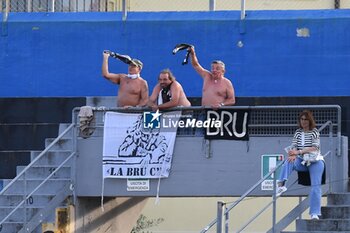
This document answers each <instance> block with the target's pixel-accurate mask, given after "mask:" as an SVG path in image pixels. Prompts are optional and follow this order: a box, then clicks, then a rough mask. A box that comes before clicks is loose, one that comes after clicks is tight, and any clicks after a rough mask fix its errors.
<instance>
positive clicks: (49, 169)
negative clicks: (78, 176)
mask: <svg viewBox="0 0 350 233" xmlns="http://www.w3.org/2000/svg"><path fill="white" fill-rule="evenodd" d="M25 168H26V166H17V174H19V173H20V172H21V171H23V170H24V169H25ZM56 169H57V167H56V166H52V165H42V166H34V167H31V168H29V169H28V170H27V171H26V173H25V177H26V179H45V178H46V177H48V176H49V175H51V174H52V173H54V175H53V176H52V179H62V178H65V179H69V178H70V177H71V169H70V167H69V166H64V167H61V168H60V169H59V170H56Z"/></svg>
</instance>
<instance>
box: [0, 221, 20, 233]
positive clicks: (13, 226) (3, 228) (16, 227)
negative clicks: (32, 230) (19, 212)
mask: <svg viewBox="0 0 350 233" xmlns="http://www.w3.org/2000/svg"><path fill="white" fill-rule="evenodd" d="M22 227H23V223H22V222H11V223H9V222H5V223H3V224H1V225H0V232H4V233H15V232H19V231H20V230H21V229H22Z"/></svg>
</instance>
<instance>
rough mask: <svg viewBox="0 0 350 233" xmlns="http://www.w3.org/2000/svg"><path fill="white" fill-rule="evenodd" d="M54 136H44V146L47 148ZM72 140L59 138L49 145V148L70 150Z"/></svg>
mask: <svg viewBox="0 0 350 233" xmlns="http://www.w3.org/2000/svg"><path fill="white" fill-rule="evenodd" d="M55 139H56V138H46V139H45V148H47V147H48V146H49V145H50V144H51V143H52V142H53V141H54V140H55ZM72 149H73V140H72V139H71V138H61V139H60V140H59V141H58V142H57V143H56V144H55V145H53V146H52V147H51V150H72Z"/></svg>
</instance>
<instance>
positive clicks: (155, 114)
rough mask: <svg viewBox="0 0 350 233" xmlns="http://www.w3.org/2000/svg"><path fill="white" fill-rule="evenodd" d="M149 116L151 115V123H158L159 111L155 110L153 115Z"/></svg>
mask: <svg viewBox="0 0 350 233" xmlns="http://www.w3.org/2000/svg"><path fill="white" fill-rule="evenodd" d="M151 114H152V120H151V122H153V121H154V120H157V121H159V117H160V116H161V115H162V114H161V113H159V109H157V111H156V112H155V113H151Z"/></svg>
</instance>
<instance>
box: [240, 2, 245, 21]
mask: <svg viewBox="0 0 350 233" xmlns="http://www.w3.org/2000/svg"><path fill="white" fill-rule="evenodd" d="M243 19H245V0H241V20H243Z"/></svg>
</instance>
